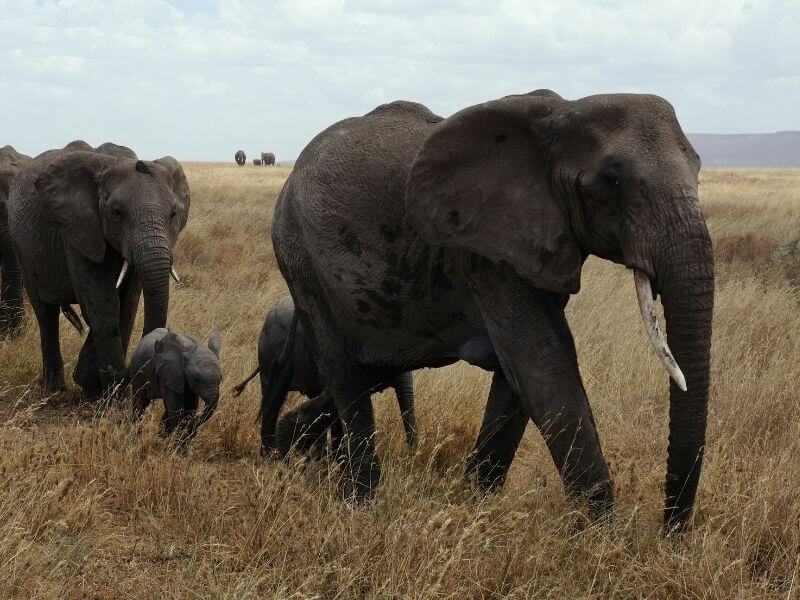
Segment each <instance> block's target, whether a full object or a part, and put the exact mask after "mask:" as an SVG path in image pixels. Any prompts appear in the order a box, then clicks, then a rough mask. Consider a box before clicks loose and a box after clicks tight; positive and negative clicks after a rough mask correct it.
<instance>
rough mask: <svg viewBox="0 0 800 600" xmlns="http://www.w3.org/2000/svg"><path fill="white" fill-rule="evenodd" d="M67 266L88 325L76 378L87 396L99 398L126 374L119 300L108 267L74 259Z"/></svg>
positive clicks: (76, 366)
mask: <svg viewBox="0 0 800 600" xmlns="http://www.w3.org/2000/svg"><path fill="white" fill-rule="evenodd" d="M68 262H69V267H70V274H71V276H72V281H73V285H74V286H75V288H76V290H78V291H79V294H78V300H79V302H80V306H81V313H82V314H83V318H84V320H85V321H86V323H87V324H88V325H89V334H88V336H87V337H86V341H85V342H84V345H83V347H82V348H81V352H80V355H79V356H78V362H77V363H76V364H75V370H74V371H73V378H74V379H75V383H77V384H78V385H79V386H80V387H81V389H82V390H83V392H84V394H85V395H87V396H89V397H98V396H100V395H102V394H103V393H104V392H106V391H107V390H108V389H109V388H111V387H112V386H113V385H114V384H115V383H117V381H118V380H119V379H120V377H119V375H118V374H121V373H124V372H125V358H124V356H125V353H124V349H123V343H122V334H121V332H120V306H119V296H118V295H117V290H116V288H115V286H114V277H113V275H112V274H111V271H109V270H108V269H107V268H106V267H105V265H103V264H97V263H92V262H91V261H89V260H88V259H85V258H82V257H71V260H70V261H68Z"/></svg>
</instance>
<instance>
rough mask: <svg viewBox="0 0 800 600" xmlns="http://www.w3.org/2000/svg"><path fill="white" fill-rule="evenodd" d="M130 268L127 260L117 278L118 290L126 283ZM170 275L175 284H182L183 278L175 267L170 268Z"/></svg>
mask: <svg viewBox="0 0 800 600" xmlns="http://www.w3.org/2000/svg"><path fill="white" fill-rule="evenodd" d="M129 266H130V265H129V264H128V261H127V259H126V260H125V262H123V263H122V269H120V272H119V277H117V289H119V287H120V286H121V285H122V284H123V282H124V281H125V276H126V275H127V274H128V267H129ZM169 274H170V276H171V277H172V278H173V279H174V280H175V283H180V282H181V278H180V277H178V273H177V271H175V267H172V266H171V267H170V268H169Z"/></svg>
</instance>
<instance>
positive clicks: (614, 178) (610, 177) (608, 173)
mask: <svg viewBox="0 0 800 600" xmlns="http://www.w3.org/2000/svg"><path fill="white" fill-rule="evenodd" d="M600 177H602V178H603V180H604V181H605V182H606V183H608V184H609V185H613V186H614V187H616V188H619V187H620V181H619V175H618V174H617V172H616V171H615V170H614V169H611V168H608V167H606V168H605V169H602V170H601V171H600Z"/></svg>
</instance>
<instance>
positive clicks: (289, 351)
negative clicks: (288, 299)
mask: <svg viewBox="0 0 800 600" xmlns="http://www.w3.org/2000/svg"><path fill="white" fill-rule="evenodd" d="M297 322H298V315H297V311H295V313H294V315H292V322H291V324H290V325H289V334H288V335H287V336H286V342H285V343H284V345H283V350H282V351H281V355H280V356H279V357H278V359H277V360H275V361H273V363H272V365H270V368H269V373H268V374H267V377H266V379H264V377H263V376H262V378H261V409H260V410H259V411H258V416H259V417H260V418H261V454H262V456H266V455H267V454H268V453H269V452H270V451H272V450H274V449H275V426H276V424H277V421H278V414H279V413H280V410H281V407H282V406H283V403H284V402H285V401H286V395H287V394H288V393H289V386H290V385H291V383H292V373H293V371H294V340H295V334H296V332H297Z"/></svg>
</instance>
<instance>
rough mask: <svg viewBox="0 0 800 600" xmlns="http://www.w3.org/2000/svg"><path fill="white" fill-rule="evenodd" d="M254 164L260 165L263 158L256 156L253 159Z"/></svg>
mask: <svg viewBox="0 0 800 600" xmlns="http://www.w3.org/2000/svg"><path fill="white" fill-rule="evenodd" d="M253 164H254V165H255V166H257V167H260V166H261V159H260V158H254V159H253Z"/></svg>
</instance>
